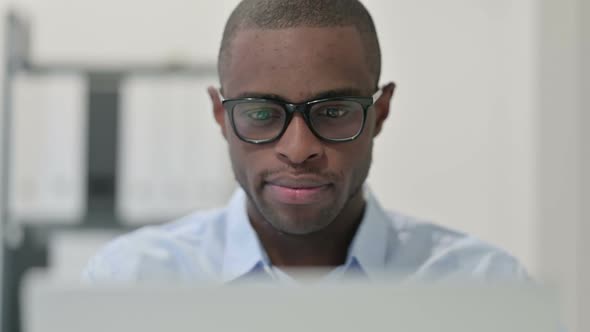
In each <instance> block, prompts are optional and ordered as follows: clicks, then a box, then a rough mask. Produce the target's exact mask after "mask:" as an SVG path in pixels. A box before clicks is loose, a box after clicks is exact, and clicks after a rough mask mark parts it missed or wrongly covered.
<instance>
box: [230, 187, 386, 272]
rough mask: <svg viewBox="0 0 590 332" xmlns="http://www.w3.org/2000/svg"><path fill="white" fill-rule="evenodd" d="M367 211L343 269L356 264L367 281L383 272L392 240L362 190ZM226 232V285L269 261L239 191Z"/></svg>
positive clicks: (376, 208)
mask: <svg viewBox="0 0 590 332" xmlns="http://www.w3.org/2000/svg"><path fill="white" fill-rule="evenodd" d="M365 197H366V202H367V203H366V207H365V213H364V216H363V220H362V222H361V224H360V225H359V228H358V230H357V232H356V234H355V236H354V238H353V240H352V243H351V245H350V247H349V250H348V257H347V260H346V263H345V265H346V267H345V269H348V268H349V267H350V266H352V265H356V264H358V266H359V267H360V268H361V270H362V272H364V273H365V274H366V275H367V276H368V277H369V278H370V279H374V278H376V277H378V276H379V273H380V272H382V271H383V268H384V265H385V259H386V256H387V251H388V246H389V241H390V237H391V232H390V230H391V229H392V228H391V227H388V223H390V221H389V218H388V217H387V214H386V212H385V211H384V210H383V209H382V208H381V206H380V204H379V203H378V202H377V200H376V199H375V197H374V195H373V194H372V192H371V191H370V190H369V189H368V188H367V187H365ZM226 220H227V228H226V237H225V250H224V256H223V267H222V269H223V271H222V281H223V282H229V281H232V280H234V279H236V278H239V277H241V276H244V275H246V274H249V273H250V272H253V271H255V270H259V269H260V267H261V266H269V265H270V261H269V259H268V256H267V254H266V252H265V251H264V249H263V247H262V245H261V243H260V240H259V239H258V235H257V234H256V232H255V231H254V229H253V228H252V225H251V224H250V221H249V219H248V215H247V212H246V194H245V192H244V191H243V190H242V189H241V188H239V189H238V190H236V192H235V193H234V195H233V197H232V199H231V200H230V203H229V205H228V209H227V219H226Z"/></svg>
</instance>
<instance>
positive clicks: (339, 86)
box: [214, 27, 389, 234]
mask: <svg viewBox="0 0 590 332" xmlns="http://www.w3.org/2000/svg"><path fill="white" fill-rule="evenodd" d="M230 47H231V48H230V53H231V56H230V58H229V60H228V61H227V62H226V66H227V67H225V68H224V73H225V75H224V80H223V94H224V97H226V98H240V97H250V96H257V97H258V96H266V95H269V96H276V98H280V99H283V100H285V101H288V102H291V103H301V102H305V101H308V100H311V99H316V98H320V97H323V96H325V95H326V94H330V95H334V94H336V95H340V96H365V97H366V96H371V95H372V94H373V93H374V92H375V88H374V81H375V78H374V76H373V75H372V74H371V72H370V70H369V66H368V64H367V61H366V55H365V53H364V47H363V43H362V42H361V39H360V35H359V33H358V32H357V30H356V29H355V28H353V27H337V28H306V27H297V28H289V29H281V30H259V29H248V30H242V31H239V32H237V35H236V36H235V39H234V40H233V41H232V44H231V46H230ZM214 102H215V101H214ZM388 103H389V102H387V105H388ZM383 108H385V107H383ZM387 111H388V109H384V110H382V109H381V108H380V107H374V108H371V109H370V110H369V112H368V116H367V122H366V124H365V128H364V130H363V133H362V134H361V136H360V137H358V138H357V139H356V140H354V141H351V142H346V143H328V142H325V141H322V140H320V139H319V138H318V137H316V136H314V134H313V133H312V132H311V131H310V129H309V128H308V127H307V124H306V123H305V121H304V119H303V117H302V116H301V115H300V114H296V115H294V117H293V119H292V121H291V123H290V124H289V127H288V128H287V130H286V132H285V133H284V134H283V136H282V137H281V138H280V139H279V140H278V141H275V142H273V143H267V144H260V145H256V144H251V143H246V142H243V141H241V140H240V139H239V138H238V137H237V136H236V134H235V133H234V131H233V129H232V127H231V123H230V119H229V117H228V116H227V114H226V112H224V111H223V110H222V109H221V108H220V107H219V105H217V107H216V111H215V112H216V119H217V121H218V123H219V124H220V125H221V126H222V130H223V132H224V135H225V137H226V139H227V142H228V144H229V152H230V157H231V161H232V166H233V170H234V173H235V177H236V179H237V181H238V182H239V184H240V185H241V186H242V188H243V189H244V190H245V191H246V193H247V195H248V197H249V202H248V213H249V215H250V217H251V218H257V219H264V220H266V221H267V222H268V223H270V225H272V226H273V227H274V228H275V229H277V230H279V231H281V232H284V233H288V234H310V233H313V232H317V231H319V230H322V229H324V228H326V227H327V226H328V225H330V223H332V221H334V220H335V219H336V218H337V217H338V216H339V215H340V214H341V213H345V212H343V211H347V207H348V206H350V205H351V204H352V203H351V202H352V201H354V200H356V201H358V200H359V199H360V200H361V201H362V190H361V188H362V184H363V183H364V181H365V179H366V177H367V174H368V171H369V166H370V164H371V152H372V142H373V137H374V135H375V132H376V125H377V126H378V127H380V122H382V121H383V119H384V118H385V116H386V114H385V115H383V114H378V113H379V112H381V113H383V112H385V113H387ZM376 113H377V114H376ZM377 131H378V129H377Z"/></svg>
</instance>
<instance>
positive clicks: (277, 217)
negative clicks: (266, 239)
mask: <svg viewBox="0 0 590 332" xmlns="http://www.w3.org/2000/svg"><path fill="white" fill-rule="evenodd" d="M295 209H299V210H301V211H305V209H306V208H305V207H297V208H295ZM266 220H267V221H268V223H269V224H270V225H272V227H274V228H275V229H276V230H278V231H280V232H282V233H285V234H290V235H308V234H313V233H317V232H319V231H322V230H324V229H326V228H327V227H328V226H329V225H330V224H331V223H332V221H333V220H334V217H333V216H331V215H330V216H328V215H323V214H322V213H313V214H311V213H305V214H304V215H303V214H296V215H293V214H291V213H285V212H283V213H280V212H279V213H271V214H270V215H267V216H266Z"/></svg>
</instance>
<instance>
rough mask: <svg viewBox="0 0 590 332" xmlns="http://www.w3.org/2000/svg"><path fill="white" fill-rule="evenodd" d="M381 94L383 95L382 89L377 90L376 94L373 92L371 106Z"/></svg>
mask: <svg viewBox="0 0 590 332" xmlns="http://www.w3.org/2000/svg"><path fill="white" fill-rule="evenodd" d="M382 94H383V88H378V89H377V92H375V94H373V104H374V103H376V102H377V100H378V99H379V98H380V97H381V95H382Z"/></svg>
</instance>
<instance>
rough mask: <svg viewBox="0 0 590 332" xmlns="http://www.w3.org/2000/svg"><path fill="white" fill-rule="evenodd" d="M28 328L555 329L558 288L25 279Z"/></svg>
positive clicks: (31, 331) (174, 331) (51, 331)
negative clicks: (88, 282) (94, 283)
mask: <svg viewBox="0 0 590 332" xmlns="http://www.w3.org/2000/svg"><path fill="white" fill-rule="evenodd" d="M21 298H22V313H23V317H22V318H23V321H22V326H23V332H81V331H84V332H119V331H121V332H123V331H125V332H129V331H134V332H135V331H137V332H163V331H165V332H189V331H190V332H195V331H207V332H214V331H224V332H225V331H240V332H247V331H252V332H254V331H255V332H279V331H280V332H295V331H297V332H301V331H322V332H324V331H337V332H353V331H354V332H357V331H400V332H434V331H436V332H447V331H448V332H474V331H477V332H499V331H502V332H556V331H558V330H559V325H558V307H557V305H556V297H555V295H554V294H553V293H552V292H551V291H549V290H546V289H543V288H539V287H534V286H526V285H507V284H505V285H494V286H484V285H481V284H480V285H469V284H462V285H461V284H458V283H454V284H441V283H437V284H431V285H427V284H390V283H386V282H378V283H361V282H341V283H337V284H321V285H314V284H311V285H291V286H277V285H262V284H237V285H228V286H220V285H212V284H199V285H197V284H191V285H188V284H183V285H151V284H150V285H101V286H91V285H84V284H80V283H73V282H71V281H64V280H62V281H59V280H54V279H51V278H44V277H39V276H36V277H33V278H28V280H26V282H25V283H24V287H23V289H22V297H21Z"/></svg>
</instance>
